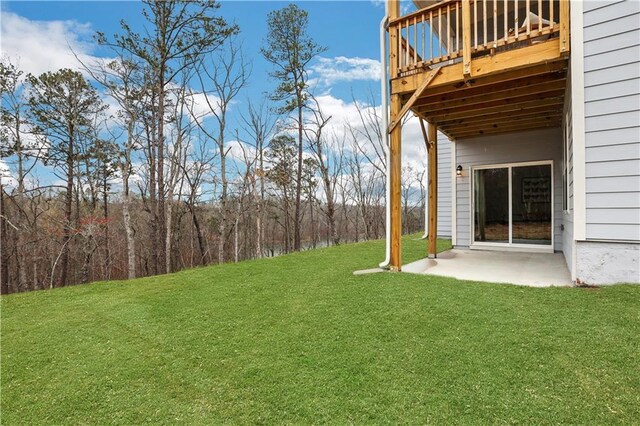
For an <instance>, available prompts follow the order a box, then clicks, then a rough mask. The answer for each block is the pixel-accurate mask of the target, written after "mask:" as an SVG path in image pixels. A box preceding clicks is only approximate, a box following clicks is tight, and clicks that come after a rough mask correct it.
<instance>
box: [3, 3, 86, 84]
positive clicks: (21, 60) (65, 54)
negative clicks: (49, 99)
mask: <svg viewBox="0 0 640 426" xmlns="http://www.w3.org/2000/svg"><path fill="white" fill-rule="evenodd" d="M0 14H1V15H0V16H1V19H2V28H1V31H0V37H1V41H0V47H1V50H2V56H8V57H9V58H11V60H12V62H14V63H16V64H17V65H18V67H19V68H20V69H21V70H23V71H25V72H29V73H32V74H34V75H40V74H41V73H43V72H46V71H56V70H58V69H60V68H71V69H76V70H79V69H80V68H81V65H80V63H79V62H78V60H77V59H76V58H75V57H74V55H73V52H75V53H76V54H77V55H78V57H79V58H80V59H81V60H82V61H83V62H85V63H92V62H93V61H95V60H97V58H96V57H94V56H92V52H93V51H94V48H95V44H94V43H93V41H92V40H91V37H92V35H93V30H92V28H91V25H90V24H88V23H80V22H77V21H36V20H30V19H27V18H24V17H22V16H20V15H17V14H15V13H12V12H8V11H4V10H3V11H1V12H0Z"/></svg>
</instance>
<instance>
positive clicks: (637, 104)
mask: <svg viewBox="0 0 640 426" xmlns="http://www.w3.org/2000/svg"><path fill="white" fill-rule="evenodd" d="M638 110H640V93H639V94H634V95H629V96H620V97H616V98H609V99H602V100H590V101H587V102H585V105H584V113H585V116H586V117H596V116H598V115H607V114H616V113H619V112H632V111H638Z"/></svg>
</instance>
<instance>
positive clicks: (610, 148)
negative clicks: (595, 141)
mask: <svg viewBox="0 0 640 426" xmlns="http://www.w3.org/2000/svg"><path fill="white" fill-rule="evenodd" d="M639 158H640V143H638V142H635V143H630V144H616V145H614V144H611V145H604V146H591V147H589V148H587V152H586V159H587V162H588V163H592V162H598V161H620V160H628V159H639Z"/></svg>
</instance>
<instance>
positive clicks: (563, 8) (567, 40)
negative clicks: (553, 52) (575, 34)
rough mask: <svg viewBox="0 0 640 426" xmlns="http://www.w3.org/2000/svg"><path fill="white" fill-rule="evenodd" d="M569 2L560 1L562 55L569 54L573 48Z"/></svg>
mask: <svg viewBox="0 0 640 426" xmlns="http://www.w3.org/2000/svg"><path fill="white" fill-rule="evenodd" d="M569 3H570V2H569V0H560V53H562V54H566V53H569V50H570V46H571V33H570V30H569V29H570V27H571V24H570V22H569V20H570V15H569Z"/></svg>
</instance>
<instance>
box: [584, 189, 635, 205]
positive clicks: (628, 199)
mask: <svg viewBox="0 0 640 426" xmlns="http://www.w3.org/2000/svg"><path fill="white" fill-rule="evenodd" d="M587 204H588V205H589V206H590V207H591V208H594V209H607V208H614V209H615V208H630V207H633V208H638V209H640V192H628V193H624V194H620V193H593V194H587Z"/></svg>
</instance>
